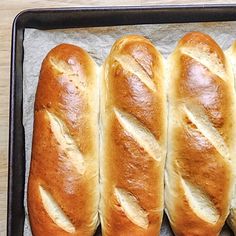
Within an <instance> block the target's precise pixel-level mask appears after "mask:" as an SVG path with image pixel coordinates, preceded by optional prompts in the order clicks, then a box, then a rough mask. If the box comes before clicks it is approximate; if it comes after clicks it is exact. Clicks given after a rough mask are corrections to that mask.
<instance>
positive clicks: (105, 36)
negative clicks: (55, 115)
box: [23, 22, 236, 236]
mask: <svg viewBox="0 0 236 236" xmlns="http://www.w3.org/2000/svg"><path fill="white" fill-rule="evenodd" d="M190 31H202V32H205V33H208V34H209V35H210V36H212V37H213V38H214V39H215V40H216V41H217V42H218V44H219V45H221V47H222V48H223V49H227V48H228V47H229V46H230V45H231V43H232V42H233V40H235V39H236V22H220V23H219V22H218V23H217V22H216V23H184V24H161V25H154V24H153V25H133V26H113V27H95V28H80V29H69V30H52V31H40V30H36V29H25V33H24V63H23V94H24V97H23V125H24V128H25V149H26V173H25V175H26V178H25V179H26V182H25V196H27V195H26V186H27V182H28V173H29V166H30V159H31V142H32V131H33V129H32V127H33V107H34V98H35V91H36V87H37V82H38V76H39V71H40V66H41V62H42V60H43V58H44V57H45V56H46V54H47V53H48V52H49V50H50V49H52V48H53V47H55V46H56V45H58V44H60V43H71V44H75V45H78V46H80V47H82V48H84V49H85V50H87V51H88V52H89V53H90V55H91V56H92V57H93V58H94V59H95V61H96V62H97V63H98V64H99V65H101V64H102V63H103V61H104V59H105V58H106V56H107V55H108V53H109V51H110V49H111V46H112V44H113V43H114V42H115V40H116V39H118V38H119V37H121V36H123V35H126V34H141V35H144V36H145V37H147V38H149V39H150V40H151V41H152V42H153V43H154V45H156V47H157V48H158V49H159V50H160V52H161V53H162V54H163V55H164V57H165V58H167V56H168V55H169V54H170V53H171V52H172V51H173V49H174V48H175V46H176V44H177V42H178V40H179V39H180V38H181V37H182V36H183V35H184V34H185V33H187V32H190ZM25 210H26V220H25V232H24V235H25V236H31V235H32V234H31V231H30V226H29V222H28V215H27V203H26V199H25ZM164 219H165V220H164V223H163V227H162V231H161V235H162V236H167V235H168V236H169V235H172V233H171V231H170V229H169V226H168V223H167V222H168V220H167V219H166V217H165V218H164ZM223 235H224V236H226V235H227V236H228V235H231V234H230V232H229V231H228V230H227V229H225V230H224V232H222V233H221V236H223Z"/></svg>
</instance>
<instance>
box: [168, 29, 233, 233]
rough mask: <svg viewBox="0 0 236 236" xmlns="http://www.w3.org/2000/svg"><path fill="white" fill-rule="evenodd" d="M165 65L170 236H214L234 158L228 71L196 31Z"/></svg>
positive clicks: (224, 212)
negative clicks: (167, 71)
mask: <svg viewBox="0 0 236 236" xmlns="http://www.w3.org/2000/svg"><path fill="white" fill-rule="evenodd" d="M169 65H170V70H169V71H170V73H169V89H168V91H169V126H168V151H167V152H168V156H167V163H166V177H165V204H166V213H167V215H168V218H169V220H170V223H171V226H172V229H173V231H174V233H175V235H181V236H184V235H186V236H206V235H207V236H216V235H219V233H220V230H221V228H222V226H223V225H224V222H225V220H226V217H227V215H228V213H229V203H230V199H231V193H232V166H231V164H232V161H233V159H235V155H236V153H235V147H234V146H236V145H235V122H234V119H235V94H234V91H233V76H232V70H231V67H230V65H229V63H228V61H227V58H226V57H225V55H224V53H223V51H222V50H221V48H220V47H219V46H218V45H217V43H216V42H215V41H214V40H213V39H212V38H210V37H209V36H208V35H205V34H203V33H199V32H192V33H188V34H187V35H185V36H184V37H183V38H182V39H181V40H180V42H179V43H178V45H177V47H176V49H175V51H174V52H173V54H172V55H171V57H170V60H169Z"/></svg>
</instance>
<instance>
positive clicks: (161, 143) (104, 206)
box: [100, 35, 167, 236]
mask: <svg viewBox="0 0 236 236" xmlns="http://www.w3.org/2000/svg"><path fill="white" fill-rule="evenodd" d="M163 70H164V69H163V60H162V56H161V55H160V53H159V52H158V51H157V50H156V49H155V47H154V46H153V45H152V43H151V42H150V41H149V40H147V39H145V38H144V37H142V36H136V35H130V36H125V37H123V38H121V39H119V40H118V41H116V43H115V44H114V45H113V47H112V49H111V52H110V55H109V56H108V58H107V60H106V62H105V64H104V66H103V84H102V89H101V91H102V92H101V109H100V112H101V118H102V119H101V120H102V137H101V155H100V156H101V160H100V174H101V204H100V213H101V223H102V233H103V235H104V236H128V235H132V236H145V235H146V236H157V235H158V234H159V230H160V225H161V221H162V215H163V191H164V189H163V187H164V186H163V185H164V177H163V174H164V173H163V172H164V159H165V154H166V116H167V114H166V99H165V95H164V94H165V92H164V79H163Z"/></svg>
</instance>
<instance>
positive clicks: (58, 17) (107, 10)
mask: <svg viewBox="0 0 236 236" xmlns="http://www.w3.org/2000/svg"><path fill="white" fill-rule="evenodd" d="M210 21H236V4H234V5H197V6H196V5H195V6H193V5H177V6H175V5H162V6H152V7H96V8H87V7H86V8H84V7H83V8H60V9H32V10H26V11H23V12H21V13H19V14H18V15H17V16H16V18H15V20H14V22H13V28H12V49H11V50H12V51H11V53H12V54H11V86H10V118H9V119H10V120H9V124H10V126H9V163H8V166H9V172H8V214H7V235H8V236H16V235H18V236H22V235H23V229H24V219H25V211H24V204H23V203H24V183H25V151H24V127H23V125H22V98H23V90H22V87H23V68H22V65H23V56H24V50H23V39H24V29H25V28H36V29H41V30H47V29H57V28H58V29H59V28H60V29H63V28H77V27H80V28H81V27H91V26H96V27H99V26H113V25H134V24H162V23H187V22H210Z"/></svg>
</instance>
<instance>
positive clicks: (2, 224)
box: [0, 0, 236, 236]
mask: <svg viewBox="0 0 236 236" xmlns="http://www.w3.org/2000/svg"><path fill="white" fill-rule="evenodd" d="M211 3H224V4H225V3H228V4H230V3H236V0H228V1H222V0H215V1H212V0H208V1H197V0H183V1H180V0H179V1H178V0H165V1H160V0H158V1H151V0H146V1H145V0H128V1H127V0H116V1H110V0H105V1H98V0H60V1H51V0H40V1H39V0H18V1H17V0H8V1H2V2H1V5H0V16H1V20H0V58H1V60H0V236H5V235H6V216H7V175H8V127H9V122H8V119H9V118H8V117H9V86H10V55H11V27H12V22H13V20H14V18H15V16H16V15H17V14H18V13H19V12H20V11H22V10H24V9H29V8H41V7H44V8H45V7H47V8H48V7H75V6H76V7H79V6H106V5H114V6H115V5H116V6H118V5H136V6H137V5H156V4H211Z"/></svg>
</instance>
